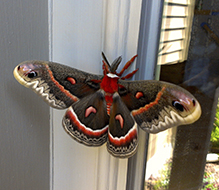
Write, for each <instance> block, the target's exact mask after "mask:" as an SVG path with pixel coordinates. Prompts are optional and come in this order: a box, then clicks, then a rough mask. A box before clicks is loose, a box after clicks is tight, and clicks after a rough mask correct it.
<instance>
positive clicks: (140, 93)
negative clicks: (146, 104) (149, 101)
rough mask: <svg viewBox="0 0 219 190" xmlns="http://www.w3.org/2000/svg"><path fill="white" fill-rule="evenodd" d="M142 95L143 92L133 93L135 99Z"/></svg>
mask: <svg viewBox="0 0 219 190" xmlns="http://www.w3.org/2000/svg"><path fill="white" fill-rule="evenodd" d="M143 96H144V94H143V93H142V92H137V93H136V94H135V97H136V98H137V99H139V98H141V97H143Z"/></svg>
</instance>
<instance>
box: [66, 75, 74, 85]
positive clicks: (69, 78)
mask: <svg viewBox="0 0 219 190" xmlns="http://www.w3.org/2000/svg"><path fill="white" fill-rule="evenodd" d="M66 80H67V81H69V82H70V83H71V84H73V85H74V84H76V80H75V79H74V78H72V77H67V79H66Z"/></svg>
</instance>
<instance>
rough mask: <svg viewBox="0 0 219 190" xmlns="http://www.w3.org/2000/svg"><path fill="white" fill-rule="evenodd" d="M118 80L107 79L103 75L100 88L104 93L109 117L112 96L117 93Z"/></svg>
mask: <svg viewBox="0 0 219 190" xmlns="http://www.w3.org/2000/svg"><path fill="white" fill-rule="evenodd" d="M118 79H119V77H114V78H112V77H109V76H107V75H104V77H103V79H102V81H101V84H100V87H101V89H103V90H104V92H105V100H106V104H107V113H108V115H110V108H111V105H112V103H113V94H114V93H115V92H118Z"/></svg>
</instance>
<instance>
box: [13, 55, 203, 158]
mask: <svg viewBox="0 0 219 190" xmlns="http://www.w3.org/2000/svg"><path fill="white" fill-rule="evenodd" d="M102 56H103V76H101V75H94V74H90V73H86V72H83V71H80V70H77V69H74V68H71V67H68V66H65V65H62V64H58V63H54V62H48V61H25V62H23V63H21V64H19V65H18V66H17V67H15V69H14V72H13V73H14V77H15V78H16V79H17V81H18V82H19V83H20V84H22V85H24V86H25V87H27V88H30V89H32V90H33V91H34V92H35V93H37V94H38V95H39V96H41V97H42V99H43V100H44V101H45V102H47V103H48V104H49V105H50V106H51V107H53V108H57V109H66V108H68V109H67V111H66V113H65V115H64V117H63V121H62V124H63V127H64V129H65V130H66V132H67V133H68V134H69V135H70V136H71V137H73V138H74V139H75V140H77V141H78V142H80V143H82V144H84V145H87V146H101V145H102V144H104V143H107V150H108V152H109V153H110V154H112V155H113V156H115V157H119V158H127V157H130V156H132V155H133V154H134V153H135V152H136V149H137V145H138V126H140V127H141V128H142V129H143V130H144V131H146V132H148V133H158V132H160V131H163V130H165V129H168V128H170V127H174V126H179V125H184V124H190V123H193V122H195V121H196V120H198V119H199V117H200V115H201V107H200V104H199V102H198V101H197V100H196V99H195V97H194V96H193V95H191V94H190V93H189V92H188V91H186V90H185V89H183V88H181V87H179V86H177V85H173V84H170V83H166V82H160V81H155V80H148V81H125V79H128V78H130V77H132V76H133V75H134V74H135V73H136V72H137V70H134V71H133V72H131V73H130V74H128V75H126V76H124V77H122V74H123V73H124V71H125V70H126V69H128V67H129V66H130V65H131V64H132V63H133V62H134V60H135V58H136V56H134V57H132V58H131V59H130V60H129V61H128V62H127V63H126V64H125V66H124V67H123V69H122V70H121V71H120V72H119V73H117V71H116V70H117V68H118V66H119V64H120V63H121V61H122V58H121V56H120V57H118V58H117V59H115V60H114V61H113V63H112V64H109V62H108V60H107V58H106V56H105V55H104V53H102Z"/></svg>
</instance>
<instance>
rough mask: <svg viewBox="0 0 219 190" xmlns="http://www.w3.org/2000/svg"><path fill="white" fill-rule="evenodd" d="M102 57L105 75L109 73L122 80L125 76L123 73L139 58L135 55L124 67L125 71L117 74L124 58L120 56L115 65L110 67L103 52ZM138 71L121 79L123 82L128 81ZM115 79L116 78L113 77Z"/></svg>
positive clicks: (114, 62)
mask: <svg viewBox="0 0 219 190" xmlns="http://www.w3.org/2000/svg"><path fill="white" fill-rule="evenodd" d="M102 57H103V74H104V75H107V74H108V73H110V74H112V75H116V76H117V77H118V78H120V77H121V76H122V74H123V72H124V71H125V70H126V69H128V68H129V66H130V65H131V63H133V62H134V60H135V58H136V57H137V55H135V56H134V57H132V58H131V59H130V60H129V61H128V62H127V63H126V64H125V66H124V67H123V69H122V70H121V71H120V72H119V73H117V72H116V70H117V68H118V66H119V64H120V63H121V61H122V57H121V56H119V57H118V58H116V59H115V60H114V61H113V63H112V64H111V65H110V64H109V62H108V60H107V58H106V56H105V54H104V53H103V52H102ZM137 71H138V69H136V70H134V71H133V72H132V73H129V74H128V75H126V76H124V77H121V79H122V80H124V79H128V78H131V77H132V76H133V75H134V74H135V73H136V72H137ZM111 78H114V77H111Z"/></svg>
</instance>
